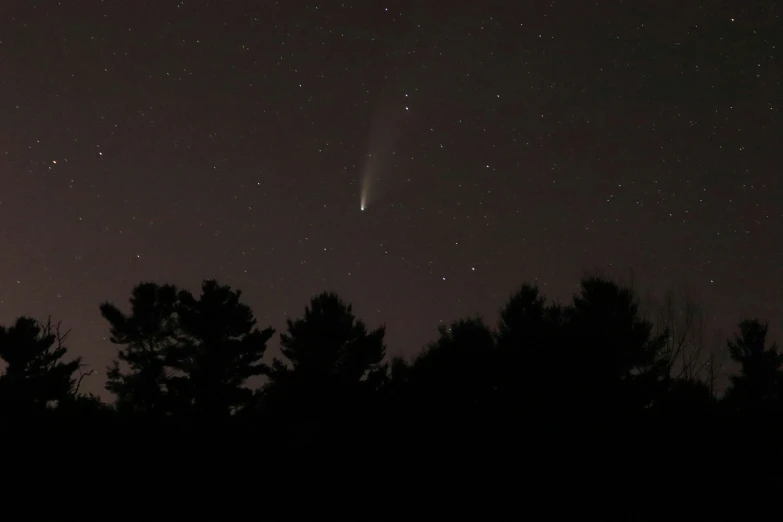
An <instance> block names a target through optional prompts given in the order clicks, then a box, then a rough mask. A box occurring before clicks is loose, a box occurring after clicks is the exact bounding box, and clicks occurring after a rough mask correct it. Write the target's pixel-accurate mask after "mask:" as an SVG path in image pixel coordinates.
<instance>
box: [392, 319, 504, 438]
mask: <svg viewBox="0 0 783 522" xmlns="http://www.w3.org/2000/svg"><path fill="white" fill-rule="evenodd" d="M438 333H439V337H438V339H437V340H436V341H434V342H432V343H430V345H429V346H428V347H427V348H426V349H425V350H424V351H423V352H422V353H421V354H419V356H418V357H416V359H415V360H414V361H413V364H412V365H411V368H410V372H409V375H408V376H407V378H408V381H409V386H410V387H411V393H412V394H413V396H412V400H413V401H414V403H415V404H416V405H418V407H419V408H421V409H423V410H424V411H425V412H426V413H425V415H426V416H427V417H428V418H429V419H430V420H431V421H434V422H438V423H441V422H445V421H446V420H447V419H448V420H454V419H455V418H457V417H463V416H475V414H476V413H477V412H479V411H480V410H482V409H486V410H487V411H489V410H490V409H493V408H494V401H495V400H496V398H497V393H498V385H499V383H498V377H499V370H500V363H501V360H500V359H499V357H498V354H499V353H498V351H497V348H496V346H495V338H494V335H493V332H492V331H491V330H490V329H489V327H487V326H486V325H485V324H484V321H483V320H482V319H481V318H478V317H477V318H470V319H462V320H459V321H455V322H453V323H452V324H451V325H450V326H441V327H440V328H438Z"/></svg>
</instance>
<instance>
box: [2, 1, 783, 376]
mask: <svg viewBox="0 0 783 522" xmlns="http://www.w3.org/2000/svg"><path fill="white" fill-rule="evenodd" d="M480 4H481V5H479V2H453V3H449V4H446V3H443V2H434V1H433V2H399V1H388V2H356V3H354V4H351V3H348V2H343V3H340V2H320V3H304V2H296V1H280V2H262V1H257V2H256V1H238V0H223V1H219V2H218V1H212V2H207V1H188V0H185V1H180V2H173V1H166V0H156V1H142V0H138V1H132V2H131V1H97V0H82V1H76V0H70V1H69V0H61V1H59V2H56V1H46V0H44V1H37V2H32V1H28V0H24V1H22V0H10V1H9V0H3V2H2V3H0V289H2V290H1V293H0V322H2V323H4V324H5V323H8V322H9V321H11V320H13V319H14V318H15V317H17V316H18V315H21V314H30V315H33V316H35V317H38V318H45V317H46V316H47V315H48V314H51V315H52V316H53V318H54V319H58V320H62V321H63V323H64V325H65V326H66V327H70V328H73V333H72V334H71V335H72V337H71V342H70V345H71V348H72V350H73V352H74V353H75V354H78V355H82V356H84V358H85V362H87V363H90V364H92V365H93V366H94V367H96V368H97V369H99V370H103V369H104V368H105V366H106V365H107V364H108V363H109V361H110V359H111V358H112V356H113V355H114V353H115V351H114V349H113V347H112V346H111V345H110V344H109V343H108V341H107V337H108V327H107V324H106V323H105V322H104V320H103V319H102V318H101V317H100V314H99V311H98V305H99V303H100V302H102V301H104V300H110V301H113V302H115V303H117V304H119V305H121V306H123V307H124V306H126V305H127V299H128V297H129V295H130V291H131V288H132V287H133V285H135V284H137V283H139V282H140V281H142V280H153V281H157V282H172V283H175V284H178V285H181V286H184V287H186V288H188V289H190V290H192V291H197V290H198V286H199V284H200V281H201V279H202V278H205V277H212V278H216V279H218V281H220V282H223V283H228V284H231V285H232V286H234V287H238V288H240V289H242V290H243V291H244V295H245V299H246V301H247V302H248V303H249V304H250V305H251V306H252V307H253V309H254V311H255V312H256V315H257V316H258V319H259V323H260V324H261V325H262V326H266V325H272V326H274V327H275V328H277V329H278V330H279V329H280V328H282V327H283V326H284V325H285V317H286V316H296V315H299V314H301V313H302V311H303V309H304V306H305V305H306V304H307V302H308V299H309V297H310V296H311V295H313V294H314V293H316V292H320V291H323V290H333V291H336V292H338V293H339V294H341V295H342V296H343V298H344V299H346V300H348V301H350V302H352V303H353V304H354V308H355V310H356V311H357V313H358V314H359V315H360V316H361V317H363V318H364V319H365V320H366V321H367V322H368V324H369V325H370V326H377V325H379V324H381V323H386V325H387V329H388V331H387V341H388V347H389V353H390V354H392V355H396V354H407V355H411V354H413V353H415V352H417V351H418V350H419V349H420V348H421V347H422V346H423V345H424V344H425V343H426V342H427V341H429V340H431V339H433V338H434V337H435V336H436V327H437V326H438V324H439V323H441V322H448V321H451V320H453V319H456V318H458V317H461V316H465V315H472V314H475V313H480V314H483V315H484V316H485V317H487V319H488V320H489V321H490V322H491V323H494V321H495V318H496V312H497V310H498V309H499V307H500V306H501V305H502V303H503V302H504V300H505V299H506V298H507V297H508V295H509V294H510V292H511V291H512V290H513V289H514V288H515V287H516V286H517V285H518V284H520V283H521V282H523V281H537V282H538V283H539V285H540V286H541V287H542V289H543V290H544V291H545V292H546V294H547V295H548V296H549V297H551V298H554V299H558V300H566V299H568V298H569V297H570V296H571V295H572V294H573V293H574V292H575V291H576V290H577V283H578V281H579V278H580V277H581V276H582V275H583V273H584V271H585V270H594V269H597V270H601V271H603V273H605V274H607V275H610V276H614V277H618V278H621V279H622V278H624V279H628V278H629V277H630V275H631V274H633V277H634V279H635V281H636V282H637V284H638V285H639V286H640V287H641V288H643V289H646V290H650V291H653V292H658V293H659V292H662V291H665V290H667V289H671V288H680V289H682V290H686V291H688V292H690V293H691V294H692V295H693V296H694V297H695V298H696V300H697V301H699V302H700V303H701V304H703V305H704V306H705V307H706V308H707V309H708V311H709V315H710V318H711V328H712V329H713V330H714V331H715V332H718V331H719V332H722V333H723V334H728V333H729V332H731V331H732V330H733V329H734V325H735V324H736V322H737V321H738V320H739V319H740V318H741V317H743V316H751V315H755V316H760V317H763V318H766V319H768V320H770V322H771V326H772V330H773V333H774V334H775V335H777V334H778V333H779V332H781V330H783V328H781V326H782V321H783V309H782V307H783V304H782V303H783V241H781V237H783V214H782V211H781V201H783V169H782V168H781V167H782V166H783V147H782V146H781V141H782V139H783V125H782V124H781V107H782V106H783V99H782V98H781V96H782V95H781V93H783V86H782V85H781V79H782V77H783V68H781V64H780V60H779V55H780V51H781V46H783V38H781V34H783V24H782V23H781V7H780V5H779V4H777V3H775V2H760V1H748V0H745V1H739V0H738V1H735V2H727V1H712V2H703V1H701V2H699V1H695V0H694V1H690V0H688V1H676V2H666V1H647V0H639V1H634V2H630V1H626V2H621V1H616V2H609V1H591V2H582V1H554V2H552V1H550V2H512V1H502V2H481V3H480ZM363 191H364V193H365V195H366V202H367V208H366V210H365V211H363V212H362V211H360V198H361V194H362V192H363ZM88 381H89V382H87V381H85V386H86V389H87V391H93V392H101V390H102V384H103V383H102V379H101V378H98V379H92V380H89V379H88Z"/></svg>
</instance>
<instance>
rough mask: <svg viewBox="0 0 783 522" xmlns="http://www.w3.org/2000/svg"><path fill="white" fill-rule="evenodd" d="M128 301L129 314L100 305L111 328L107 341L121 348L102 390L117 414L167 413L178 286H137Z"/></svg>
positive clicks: (171, 400)
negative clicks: (114, 401) (113, 401)
mask: <svg viewBox="0 0 783 522" xmlns="http://www.w3.org/2000/svg"><path fill="white" fill-rule="evenodd" d="M130 303H131V314H130V315H125V314H124V313H123V312H121V311H120V310H119V309H118V308H117V307H116V306H114V305H113V304H110V303H103V304H102V305H101V307H100V310H101V315H102V316H103V317H104V319H106V320H107V321H108V322H109V324H110V325H111V337H110V340H111V342H112V343H114V344H116V345H120V346H122V348H120V349H119V351H118V354H117V358H116V359H114V361H113V363H112V366H110V367H109V369H108V374H107V381H106V389H107V390H108V391H110V392H112V393H113V394H114V395H115V396H116V397H117V407H118V409H120V410H121V411H128V412H132V413H139V414H145V415H153V416H162V415H166V414H168V413H170V412H171V410H172V404H173V403H174V396H173V394H172V393H171V390H170V389H169V386H168V385H169V382H170V377H171V375H170V373H169V372H168V368H167V363H168V359H169V357H170V352H171V347H172V346H173V345H174V344H175V343H176V335H177V321H176V311H177V288H176V287H175V286H173V285H158V284H155V283H141V284H139V285H137V286H136V287H134V289H133V292H132V295H131V298H130Z"/></svg>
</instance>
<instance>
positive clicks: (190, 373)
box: [168, 280, 274, 421]
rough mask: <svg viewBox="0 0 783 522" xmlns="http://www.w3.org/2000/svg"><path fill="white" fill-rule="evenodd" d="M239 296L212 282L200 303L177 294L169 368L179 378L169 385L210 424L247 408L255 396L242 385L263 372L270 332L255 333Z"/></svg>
mask: <svg viewBox="0 0 783 522" xmlns="http://www.w3.org/2000/svg"><path fill="white" fill-rule="evenodd" d="M240 296H241V292H240V291H234V290H232V289H231V288H230V287H228V286H221V285H219V284H217V282H215V281H214V280H208V281H205V282H204V283H203V285H202V287H201V296H200V297H199V299H198V300H196V299H195V298H194V297H193V296H192V295H191V294H190V293H189V292H187V291H184V290H183V291H180V293H179V301H178V303H177V308H176V310H177V319H178V323H177V339H176V341H177V342H176V344H174V345H172V346H171V347H170V350H169V356H168V364H169V366H171V367H172V368H173V369H175V370H177V371H178V372H179V373H180V375H181V376H178V377H173V378H172V379H171V382H170V386H171V387H172V388H173V389H174V390H176V393H177V394H178V395H179V398H180V400H181V402H184V403H185V404H187V405H188V406H190V407H192V408H193V409H194V412H195V414H196V415H197V416H200V417H208V418H210V419H211V420H213V421H214V420H217V419H219V418H226V417H228V416H229V415H230V414H231V413H232V412H233V411H236V410H237V409H240V408H242V407H244V406H247V405H248V404H249V402H250V401H251V400H252V396H253V392H252V390H250V389H249V388H246V387H245V386H244V385H245V383H246V382H247V379H249V378H250V377H254V376H258V375H261V374H263V373H265V372H266V365H264V364H263V363H261V362H260V361H261V358H262V357H263V356H264V352H265V350H266V343H267V341H268V340H269V339H270V338H271V337H272V335H273V334H274V330H273V329H272V328H266V329H264V330H258V329H257V328H256V320H255V318H254V317H253V312H252V310H251V309H250V307H248V306H247V305H245V304H243V303H240V302H239V298H240Z"/></svg>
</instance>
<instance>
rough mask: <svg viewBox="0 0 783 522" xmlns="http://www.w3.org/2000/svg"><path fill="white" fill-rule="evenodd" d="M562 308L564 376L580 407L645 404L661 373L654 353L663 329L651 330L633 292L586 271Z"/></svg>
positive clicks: (659, 383)
mask: <svg viewBox="0 0 783 522" xmlns="http://www.w3.org/2000/svg"><path fill="white" fill-rule="evenodd" d="M564 313H565V319H566V323H565V325H564V331H565V334H566V336H567V338H566V342H567V343H568V346H567V348H566V350H567V352H568V355H567V357H568V359H567V360H564V361H563V363H564V366H565V369H566V375H564V377H565V380H566V382H570V383H571V384H573V385H574V386H575V387H576V388H575V389H572V393H573V394H574V395H573V397H574V399H576V400H578V401H579V402H582V406H580V408H583V407H584V408H587V407H589V408H591V409H593V410H600V409H605V408H610V409H613V408H615V407H622V408H631V409H634V410H637V411H639V410H641V409H643V408H646V407H648V406H650V405H651V403H652V402H653V400H654V398H655V396H656V395H657V394H658V393H660V390H661V389H662V387H663V379H664V377H665V374H666V364H665V361H662V360H661V359H660V358H659V353H660V352H661V351H662V347H663V345H664V343H665V334H661V335H658V336H654V335H653V334H652V328H653V325H652V323H650V322H649V321H646V320H645V319H644V318H643V317H642V316H641V314H640V312H639V304H638V301H637V299H636V296H635V294H634V292H633V291H632V290H631V289H630V288H626V287H622V286H620V285H618V284H616V283H614V282H611V281H607V280H605V279H601V278H596V277H587V278H584V279H583V280H582V282H581V292H580V293H579V294H578V295H575V296H574V298H573V302H572V304H571V306H569V307H568V308H566V309H565V311H564ZM588 405H590V406H588Z"/></svg>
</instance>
